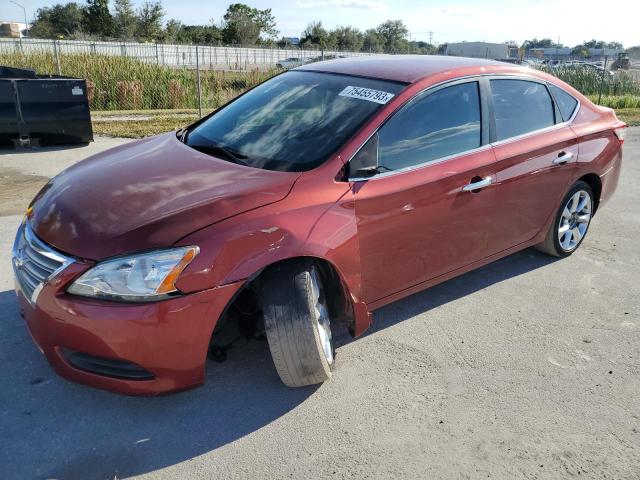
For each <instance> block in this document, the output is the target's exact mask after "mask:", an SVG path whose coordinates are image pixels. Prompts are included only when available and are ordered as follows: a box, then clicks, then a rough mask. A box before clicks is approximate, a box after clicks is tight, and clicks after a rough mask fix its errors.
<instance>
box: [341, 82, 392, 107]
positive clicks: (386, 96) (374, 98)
mask: <svg viewBox="0 0 640 480" xmlns="http://www.w3.org/2000/svg"><path fill="white" fill-rule="evenodd" d="M338 95H340V96H341V97H351V98H359V99H360V100H368V101H370V102H375V103H379V104H381V105H384V104H385V103H387V102H388V101H389V100H391V99H392V98H393V97H394V96H395V95H394V94H393V93H389V92H383V91H382V90H374V89H372V88H363V87H351V86H350V87H345V89H344V90H342V91H341V92H340V93H339V94H338Z"/></svg>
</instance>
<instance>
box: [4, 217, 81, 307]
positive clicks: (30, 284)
mask: <svg viewBox="0 0 640 480" xmlns="http://www.w3.org/2000/svg"><path fill="white" fill-rule="evenodd" d="M72 262H73V259H71V258H68V257H65V256H64V255H61V254H60V253H58V252H56V251H55V250H53V249H52V248H51V247H49V246H48V245H47V244H46V243H44V242H42V241H41V240H40V239H38V237H36V236H35V234H34V233H33V232H32V231H31V227H30V226H29V224H28V223H27V222H24V223H23V224H22V225H21V226H20V228H19V229H18V233H17V234H16V240H15V242H14V244H13V255H12V263H13V271H14V274H15V276H16V281H17V283H18V284H19V286H20V289H21V290H22V292H23V293H24V296H25V297H26V298H27V300H29V302H30V303H31V304H32V305H33V304H35V303H36V300H37V298H38V294H39V293H40V290H41V289H42V286H43V285H44V284H45V282H46V281H47V280H49V279H50V278H52V277H54V276H55V275H57V274H58V273H59V272H61V271H62V270H63V269H65V268H66V267H67V266H69V264H71V263H72Z"/></svg>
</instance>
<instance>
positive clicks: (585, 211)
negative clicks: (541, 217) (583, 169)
mask: <svg viewBox="0 0 640 480" xmlns="http://www.w3.org/2000/svg"><path fill="white" fill-rule="evenodd" d="M592 215H593V190H592V189H591V187H590V186H589V184H588V183H586V182H583V181H579V182H576V184H575V185H574V186H573V187H571V189H570V190H569V192H568V193H567V195H566V196H565V197H564V199H563V200H562V203H561V204H560V208H559V209H558V213H557V214H556V218H555V220H554V222H553V223H552V224H551V226H550V227H549V231H548V232H547V237H546V238H545V240H544V242H542V243H540V244H539V245H536V248H537V249H538V250H540V251H541V252H544V253H547V254H549V255H553V256H554V257H567V256H569V255H571V254H572V253H573V252H575V251H576V250H577V249H578V247H579V246H580V244H581V243H582V240H584V237H585V236H586V234H587V231H588V230H589V225H590V224H591V217H592Z"/></svg>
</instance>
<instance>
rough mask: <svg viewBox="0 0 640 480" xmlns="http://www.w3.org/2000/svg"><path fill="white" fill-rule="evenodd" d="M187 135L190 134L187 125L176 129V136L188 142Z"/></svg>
mask: <svg viewBox="0 0 640 480" xmlns="http://www.w3.org/2000/svg"><path fill="white" fill-rule="evenodd" d="M187 135H189V130H188V129H187V127H184V128H181V129H179V130H177V131H176V136H177V137H178V140H180V141H181V142H182V143H187Z"/></svg>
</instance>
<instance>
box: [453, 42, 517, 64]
mask: <svg viewBox="0 0 640 480" xmlns="http://www.w3.org/2000/svg"><path fill="white" fill-rule="evenodd" d="M445 54H446V55H452V56H455V57H473V58H489V59H492V60H506V59H507V58H509V47H508V46H507V45H506V44H504V43H488V42H461V43H449V44H447V49H446V50H445Z"/></svg>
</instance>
